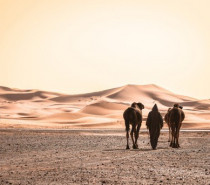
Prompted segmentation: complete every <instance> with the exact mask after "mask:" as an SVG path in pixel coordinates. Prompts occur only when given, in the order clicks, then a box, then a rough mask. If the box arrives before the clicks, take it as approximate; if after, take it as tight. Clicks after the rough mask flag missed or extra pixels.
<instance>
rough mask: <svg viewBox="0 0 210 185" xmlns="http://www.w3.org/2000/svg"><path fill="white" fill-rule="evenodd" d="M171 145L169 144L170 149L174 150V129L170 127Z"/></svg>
mask: <svg viewBox="0 0 210 185" xmlns="http://www.w3.org/2000/svg"><path fill="white" fill-rule="evenodd" d="M171 136H172V138H171V144H170V147H172V148H174V145H175V128H174V127H173V126H172V127H171Z"/></svg>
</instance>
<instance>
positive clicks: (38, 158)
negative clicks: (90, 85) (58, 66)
mask: <svg viewBox="0 0 210 185" xmlns="http://www.w3.org/2000/svg"><path fill="white" fill-rule="evenodd" d="M134 101H136V102H142V103H143V104H144V105H145V109H144V110H143V124H142V127H141V131H140V138H139V141H138V143H139V149H138V150H125V147H126V146H125V145H126V138H125V126H124V121H123V118H122V114H123V112H124V110H125V109H126V108H127V107H129V106H130V104H131V103H132V102H134ZM175 102H176V103H180V104H181V105H182V106H183V107H184V112H185V114H186V119H185V120H184V122H183V125H182V131H181V134H180V145H181V148H179V149H173V148H170V147H169V146H168V142H167V140H168V132H167V126H166V124H165V126H164V129H163V130H162V132H161V136H160V139H159V143H158V147H157V150H151V147H150V145H149V138H148V134H147V132H146V130H145V120H146V118H147V114H148V112H149V111H150V110H151V108H152V106H153V105H154V103H156V104H157V105H158V107H159V110H160V112H161V115H162V116H164V115H165V113H166V112H167V110H168V107H172V106H173V104H174V103H175ZM193 129H194V131H193ZM195 129H196V130H197V131H195ZM209 129H210V100H198V99H195V98H191V97H187V96H182V95H177V94H174V93H172V92H170V91H168V90H166V89H163V88H161V87H159V86H156V85H126V86H123V87H119V88H114V89H109V90H104V91H100V92H93V93H87V94H79V95H67V94H61V93H53V92H46V91H40V90H20V89H14V88H8V87H0V184H209V182H210V179H209V173H210V171H209V169H210V161H209V158H210V156H209V154H210V146H209V143H210V132H209Z"/></svg>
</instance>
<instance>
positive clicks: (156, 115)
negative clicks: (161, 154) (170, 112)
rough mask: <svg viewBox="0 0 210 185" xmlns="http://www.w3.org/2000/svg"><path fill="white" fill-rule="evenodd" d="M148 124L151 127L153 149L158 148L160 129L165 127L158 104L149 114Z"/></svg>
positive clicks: (148, 127)
mask: <svg viewBox="0 0 210 185" xmlns="http://www.w3.org/2000/svg"><path fill="white" fill-rule="evenodd" d="M146 126H147V129H149V133H150V143H151V146H152V148H153V149H156V147H157V142H158V138H159V136H160V130H161V129H162V127H163V118H162V116H161V114H160V112H159V111H158V107H157V105H156V104H155V105H154V107H153V108H152V111H150V112H149V114H148V117H147V121H146Z"/></svg>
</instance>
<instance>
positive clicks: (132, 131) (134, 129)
mask: <svg viewBox="0 0 210 185" xmlns="http://www.w3.org/2000/svg"><path fill="white" fill-rule="evenodd" d="M135 132H136V128H135V126H133V125H132V130H131V133H130V135H131V139H132V142H133V149H136V146H135V142H134V138H133V137H134V136H133V134H134V133H135Z"/></svg>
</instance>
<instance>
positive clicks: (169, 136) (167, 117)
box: [164, 104, 184, 142]
mask: <svg viewBox="0 0 210 185" xmlns="http://www.w3.org/2000/svg"><path fill="white" fill-rule="evenodd" d="M174 106H178V107H179V108H180V109H183V107H182V106H181V105H178V104H174ZM171 109H172V108H168V112H167V113H166V115H165V116H164V121H165V122H166V123H167V125H168V130H169V131H168V142H171V135H172V134H171V127H170V124H169V117H170V110H171ZM183 120H184V119H183ZM183 120H182V121H183Z"/></svg>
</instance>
